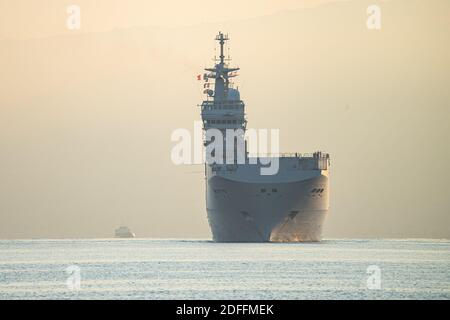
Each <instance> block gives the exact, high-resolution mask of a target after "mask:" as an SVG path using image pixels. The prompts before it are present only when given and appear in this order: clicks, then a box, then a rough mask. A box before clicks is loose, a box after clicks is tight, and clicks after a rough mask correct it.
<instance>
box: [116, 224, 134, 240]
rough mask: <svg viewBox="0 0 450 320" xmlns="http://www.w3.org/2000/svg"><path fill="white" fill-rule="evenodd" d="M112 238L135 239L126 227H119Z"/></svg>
mask: <svg viewBox="0 0 450 320" xmlns="http://www.w3.org/2000/svg"><path fill="white" fill-rule="evenodd" d="M114 236H115V237H116V238H136V235H135V234H134V232H131V230H130V228H128V227H126V226H121V227H119V228H117V229H116V232H115V234H114Z"/></svg>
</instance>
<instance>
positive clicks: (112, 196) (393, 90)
mask: <svg viewBox="0 0 450 320" xmlns="http://www.w3.org/2000/svg"><path fill="white" fill-rule="evenodd" d="M72 3H76V4H79V5H80V7H81V10H82V11H81V13H82V16H81V17H82V20H81V21H82V22H81V30H79V31H70V30H68V29H67V28H66V17H67V13H66V11H65V10H66V6H67V5H68V4H72ZM374 3H376V4H379V5H380V7H381V10H382V27H381V30H379V31H370V30H368V29H367V27H366V19H367V14H366V9H367V7H368V5H369V4H374ZM175 8H176V10H175ZM449 16H450V2H449V1H448V0H434V1H428V0H392V1H383V2H379V1H294V0H290V1H276V0H273V1H261V0H258V1H256V0H255V1H235V0H232V1H227V2H226V6H225V7H224V8H221V6H220V5H219V4H218V3H217V2H213V1H198V0H195V1H179V2H178V1H177V2H175V1H144V0H142V1H138V0H134V1H130V0H128V1H125V0H123V1H111V0H108V1H106V0H105V1H101V0H98V1H88V0H83V1H56V0H55V1H50V0H40V1H29V0H27V1H25V0H19V1H0V70H1V72H0V238H35V237H50V238H52V237H60V238H61V237H109V236H111V235H112V233H113V232H114V229H115V228H116V227H117V226H118V225H120V224H122V223H123V224H126V225H128V226H130V227H131V228H132V230H133V231H135V232H136V233H137V235H138V236H143V237H178V238H181V237H202V238H207V237H210V233H209V227H208V224H207V219H206V212H205V197H204V189H205V186H204V179H203V169H202V167H201V166H198V165H197V166H195V165H193V166H178V167H177V166H175V165H173V164H172V162H171V161H170V150H171V147H172V146H173V144H172V143H171V141H170V135H171V132H172V131H173V130H174V129H177V128H187V129H192V127H193V122H194V121H195V120H199V119H200V114H199V111H200V110H199V108H198V107H197V104H198V103H200V102H201V99H202V94H201V91H202V87H201V85H200V83H199V82H197V81H196V75H197V74H199V73H201V72H202V68H204V67H205V66H209V65H210V64H211V58H212V56H213V55H214V41H213V38H214V36H215V34H216V33H217V32H218V31H219V30H222V31H225V32H228V33H229V34H230V37H231V41H230V46H231V55H232V57H233V59H234V62H235V64H237V65H239V66H240V67H241V72H240V77H239V80H238V85H239V88H240V90H241V97H242V99H243V100H244V101H245V103H246V107H247V117H248V121H249V124H248V125H249V127H252V128H279V129H280V138H281V149H282V151H286V152H296V151H297V152H302V153H305V152H313V151H316V150H322V151H325V152H329V153H330V154H331V165H332V166H331V174H330V184H331V191H330V194H331V199H330V203H331V208H330V214H329V217H328V219H327V221H326V227H325V234H324V236H325V237H349V238H350V237H428V238H430V237H433V238H449V237H450V212H449V211H450V190H449V186H448V181H449V179H450V170H449V168H448V164H449V163H450V150H449V138H450V127H449V125H448V123H449V119H450V90H448V85H449V83H450V44H449V41H448V30H450V21H449V19H448V17H449Z"/></svg>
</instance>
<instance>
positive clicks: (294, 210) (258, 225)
mask: <svg viewBox="0 0 450 320" xmlns="http://www.w3.org/2000/svg"><path fill="white" fill-rule="evenodd" d="M216 40H217V41H218V43H219V47H220V56H219V59H217V60H216V64H215V66H214V67H213V68H206V69H205V71H206V72H207V73H205V74H204V75H203V78H204V80H205V89H206V90H205V91H204V93H205V94H206V100H205V101H203V103H202V104H201V115H202V121H203V129H204V131H205V146H206V150H207V156H206V158H207V162H206V164H205V175H206V177H205V178H206V210H207V215H208V221H209V225H210V227H211V231H212V236H213V239H214V240H215V241H218V242H266V241H319V240H320V239H321V233H322V226H323V223H324V219H325V216H326V214H327V212H328V207H329V204H328V202H329V201H328V198H329V196H328V195H329V187H328V167H329V156H328V154H325V153H322V152H315V153H313V154H310V155H305V154H303V155H302V154H300V153H294V154H282V155H271V156H270V157H271V158H270V159H267V156H264V157H258V156H249V154H248V152H247V143H246V141H245V131H246V129H247V120H246V118H245V104H244V102H243V101H242V100H241V98H240V93H239V90H238V89H236V88H233V85H232V83H231V79H232V78H234V77H236V76H237V71H238V70H239V68H233V67H230V66H229V65H228V62H229V61H230V60H229V59H225V55H224V45H225V43H226V41H228V40H229V38H228V36H227V35H224V34H223V33H219V34H218V35H217V37H216ZM211 85H213V88H214V89H210V88H209V86H211ZM211 129H212V130H211ZM230 129H231V130H233V131H234V132H235V134H234V136H232V137H231V138H230V137H229V136H228V140H229V141H227V132H229V130H230ZM210 131H216V132H220V133H222V136H223V143H222V145H223V152H222V150H220V154H214V152H217V150H214V152H213V153H212V155H213V156H215V157H214V159H215V161H211V153H208V146H209V145H210V144H211V143H212V142H214V140H213V139H211V137H210V136H208V133H209V132H210ZM230 139H232V140H230ZM238 141H243V143H242V144H239V143H238ZM227 142H228V143H227ZM226 146H232V150H233V152H232V156H231V157H230V156H229V154H227V152H226ZM218 158H219V159H220V160H222V161H217V159H218ZM275 158H276V159H275ZM208 159H209V160H208ZM230 159H231V160H230ZM263 160H264V161H263ZM267 160H277V162H278V170H277V172H276V173H275V174H261V172H262V169H263V168H264V167H265V166H266V164H267V163H268V161H267Z"/></svg>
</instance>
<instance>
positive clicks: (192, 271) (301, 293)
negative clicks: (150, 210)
mask: <svg viewBox="0 0 450 320" xmlns="http://www.w3.org/2000/svg"><path fill="white" fill-rule="evenodd" d="M69 266H76V267H79V268H80V280H81V281H80V285H81V288H80V290H71V289H70V288H69V287H68V286H67V283H66V282H67V278H68V277H69V275H68V274H67V273H66V269H67V268H68V267H69ZM369 266H372V268H373V266H376V267H378V268H379V270H380V271H381V278H380V279H381V288H380V289H379V290H378V289H372V290H371V289H368V285H367V281H368V277H370V276H371V275H370V274H368V273H367V268H368V267H369ZM113 298H117V299H177V298H178V299H206V298H207V299H450V240H427V239H410V240H356V239H354V240H345V239H338V240H325V241H323V242H321V243H289V244H287V243H264V244H218V243H213V242H211V241H207V240H157V239H131V240H113V239H102V240H3V241H0V299H113Z"/></svg>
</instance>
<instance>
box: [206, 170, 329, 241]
mask: <svg viewBox="0 0 450 320" xmlns="http://www.w3.org/2000/svg"><path fill="white" fill-rule="evenodd" d="M311 176H312V177H311ZM236 178H238V176H237V177H235V176H229V177H227V176H220V175H212V176H210V177H208V178H207V186H206V204H207V215H208V221H209V225H210V228H211V232H212V236H213V240H214V241H217V242H269V241H273V242H300V241H320V240H321V235H322V226H323V224H324V220H325V217H326V215H327V213H328V176H327V175H326V173H325V172H322V171H321V170H317V172H315V173H312V174H311V172H310V174H308V177H306V178H305V179H301V178H299V179H298V180H297V181H290V182H282V181H276V182H272V183H271V182H269V181H264V182H261V183H258V182H249V181H239V179H236Z"/></svg>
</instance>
